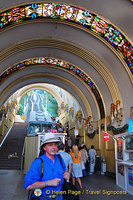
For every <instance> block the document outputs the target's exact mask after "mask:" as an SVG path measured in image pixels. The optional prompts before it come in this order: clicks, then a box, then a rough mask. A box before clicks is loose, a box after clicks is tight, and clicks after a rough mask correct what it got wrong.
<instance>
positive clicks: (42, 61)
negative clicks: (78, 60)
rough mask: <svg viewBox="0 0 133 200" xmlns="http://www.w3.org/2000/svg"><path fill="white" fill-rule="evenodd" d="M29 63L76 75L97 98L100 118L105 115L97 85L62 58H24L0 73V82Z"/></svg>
mask: <svg viewBox="0 0 133 200" xmlns="http://www.w3.org/2000/svg"><path fill="white" fill-rule="evenodd" d="M31 65H50V66H52V67H59V68H63V69H65V70H68V71H69V72H71V73H72V74H74V75H76V76H78V77H79V78H80V79H82V80H83V81H84V82H85V83H86V84H87V85H88V86H89V88H90V89H91V91H92V93H93V94H94V96H95V98H96V100H97V103H98V105H99V109H100V113H101V118H104V117H105V112H104V106H103V101H102V98H101V95H100V93H99V91H98V89H97V87H96V86H95V84H94V83H93V81H92V80H91V79H90V78H89V77H88V76H87V74H85V73H84V72H83V71H82V70H81V69H79V68H77V67H76V66H74V65H72V64H70V63H68V62H66V61H64V60H60V59H56V58H48V57H40V58H31V59H27V60H24V61H22V62H20V63H17V64H15V65H13V66H12V67H10V68H8V69H7V70H6V71H5V72H4V73H3V74H1V75H0V83H2V82H3V81H4V80H5V79H6V78H7V77H8V76H10V75H11V74H13V73H15V72H17V71H19V70H22V69H24V68H27V67H29V66H31Z"/></svg>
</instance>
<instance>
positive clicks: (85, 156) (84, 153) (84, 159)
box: [80, 145, 88, 176]
mask: <svg viewBox="0 0 133 200" xmlns="http://www.w3.org/2000/svg"><path fill="white" fill-rule="evenodd" d="M80 152H81V155H82V157H83V164H82V165H83V167H82V172H83V176H86V170H85V166H86V162H88V154H87V151H86V146H85V145H83V146H82V147H81V150H80ZM81 162H82V161H81Z"/></svg>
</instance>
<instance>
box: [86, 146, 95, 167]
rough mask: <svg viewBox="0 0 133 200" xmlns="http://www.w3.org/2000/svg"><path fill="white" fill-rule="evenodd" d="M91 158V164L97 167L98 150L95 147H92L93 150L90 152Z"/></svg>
mask: <svg viewBox="0 0 133 200" xmlns="http://www.w3.org/2000/svg"><path fill="white" fill-rule="evenodd" d="M88 154H89V158H90V164H94V166H95V159H96V150H95V149H94V146H93V145H91V149H90V150H89V153H88Z"/></svg>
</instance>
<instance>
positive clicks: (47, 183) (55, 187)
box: [24, 133, 70, 200]
mask: <svg viewBox="0 0 133 200" xmlns="http://www.w3.org/2000/svg"><path fill="white" fill-rule="evenodd" d="M58 142H59V140H58V139H57V138H56V137H55V135H54V133H46V134H45V136H44V141H43V144H42V148H43V149H44V154H43V155H42V156H40V157H38V158H37V159H35V160H34V162H33V163H32V165H31V167H30V169H29V171H28V172H27V174H26V175H25V179H24V181H25V184H24V188H25V189H26V190H36V189H39V190H40V192H41V193H42V194H41V196H39V197H37V198H39V199H40V200H53V199H54V200H63V196H62V194H60V191H61V190H62V185H63V182H64V178H65V179H66V180H68V179H69V178H70V174H69V173H68V172H66V171H65V168H66V167H65V163H64V161H63V159H62V158H61V159H62V165H63V167H62V165H61V162H60V159H59V158H58V156H57V155H56V152H57V150H58V148H57V144H58ZM41 160H42V161H41ZM42 162H43V164H44V169H43V176H42V178H41V169H42ZM37 198H36V195H35V194H33V199H37Z"/></svg>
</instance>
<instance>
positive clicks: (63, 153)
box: [57, 150, 73, 171]
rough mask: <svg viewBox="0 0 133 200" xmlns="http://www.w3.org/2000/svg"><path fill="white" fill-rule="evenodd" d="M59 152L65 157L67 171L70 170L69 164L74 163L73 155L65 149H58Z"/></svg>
mask: <svg viewBox="0 0 133 200" xmlns="http://www.w3.org/2000/svg"><path fill="white" fill-rule="evenodd" d="M57 154H60V155H61V157H62V158H63V160H64V163H65V166H66V171H68V166H69V164H72V163H73V162H72V157H71V156H70V154H69V153H66V152H65V151H61V150H60V151H58V152H57Z"/></svg>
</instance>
